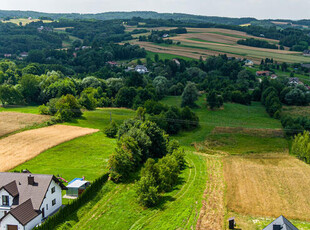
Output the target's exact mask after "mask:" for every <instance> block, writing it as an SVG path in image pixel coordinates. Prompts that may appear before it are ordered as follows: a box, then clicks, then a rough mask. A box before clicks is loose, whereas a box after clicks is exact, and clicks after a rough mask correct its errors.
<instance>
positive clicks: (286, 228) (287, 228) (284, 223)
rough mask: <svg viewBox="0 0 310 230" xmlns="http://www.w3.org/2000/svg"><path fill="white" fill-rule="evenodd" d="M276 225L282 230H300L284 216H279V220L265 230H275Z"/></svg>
mask: <svg viewBox="0 0 310 230" xmlns="http://www.w3.org/2000/svg"><path fill="white" fill-rule="evenodd" d="M274 225H280V226H281V227H282V228H281V230H298V228H296V227H295V226H294V225H293V224H292V223H291V222H290V221H289V220H288V219H286V218H285V217H284V216H282V215H281V216H279V217H278V218H277V219H275V220H274V221H272V222H271V223H270V224H269V225H268V226H267V227H266V228H264V229H263V230H273V226H274Z"/></svg>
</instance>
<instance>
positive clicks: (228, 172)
mask: <svg viewBox="0 0 310 230" xmlns="http://www.w3.org/2000/svg"><path fill="white" fill-rule="evenodd" d="M224 177H225V182H226V184H227V198H226V202H227V208H228V209H229V210H230V211H233V212H236V213H239V214H244V215H251V216H264V217H278V216H279V215H284V216H285V217H287V218H289V219H298V220H305V221H309V220H310V196H309V191H310V179H309V178H310V166H309V165H307V164H305V163H303V162H302V161H300V160H298V159H296V158H295V157H293V156H290V155H288V154H286V153H278V154H276V153H272V154H253V155H251V154H249V155H238V156H227V157H225V158H224Z"/></svg>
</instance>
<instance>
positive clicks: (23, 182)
mask: <svg viewBox="0 0 310 230" xmlns="http://www.w3.org/2000/svg"><path fill="white" fill-rule="evenodd" d="M30 175H31V176H33V177H34V184H33V185H29V184H28V176H30ZM52 180H54V181H55V182H56V183H58V184H59V186H60V187H61V188H62V189H66V187H65V186H64V185H63V184H62V183H61V182H60V181H59V180H58V179H57V178H56V177H55V176H53V175H43V174H29V173H9V172H1V173H0V188H1V187H7V188H8V190H10V191H8V192H9V193H10V194H11V193H12V194H16V188H15V186H14V184H13V182H14V181H15V184H16V187H17V192H18V195H19V196H17V197H16V199H14V204H13V206H12V207H13V208H14V207H16V206H18V205H20V204H22V203H24V202H25V201H27V200H28V199H31V201H32V205H33V207H34V209H35V210H39V209H40V206H41V204H42V202H43V200H44V198H45V195H46V192H47V190H48V187H49V185H50V184H51V182H52ZM6 190H7V189H6Z"/></svg>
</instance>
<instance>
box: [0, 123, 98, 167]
mask: <svg viewBox="0 0 310 230" xmlns="http://www.w3.org/2000/svg"><path fill="white" fill-rule="evenodd" d="M97 131H98V130H96V129H87V128H80V127H74V126H65V125H54V126H50V127H44V128H40V129H34V130H29V131H24V132H21V133H17V134H14V135H11V136H9V137H6V138H3V139H1V140H0V146H1V149H0V162H1V166H0V171H1V172H4V171H7V170H10V169H12V168H14V167H16V166H18V165H20V164H22V163H24V162H26V161H28V160H30V159H32V158H34V157H35V156H37V155H39V154H40V153H42V152H44V151H45V150H47V149H49V148H52V147H54V146H57V145H59V144H61V143H63V142H66V141H69V140H72V139H74V138H77V137H80V136H85V135H87V134H91V133H94V132H97Z"/></svg>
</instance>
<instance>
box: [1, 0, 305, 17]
mask: <svg viewBox="0 0 310 230" xmlns="http://www.w3.org/2000/svg"><path fill="white" fill-rule="evenodd" d="M0 9H2V10H33V11H40V12H48V13H102V12H109V11H156V12H160V13H189V14H196V15H206V16H225V17H255V18H258V19H310V0H114V1H113V0H1V4H0Z"/></svg>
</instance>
